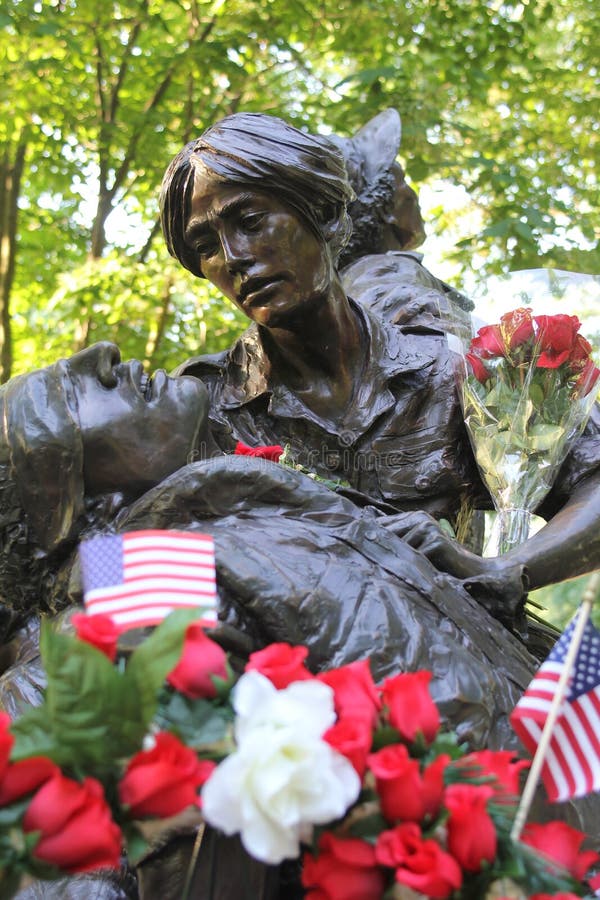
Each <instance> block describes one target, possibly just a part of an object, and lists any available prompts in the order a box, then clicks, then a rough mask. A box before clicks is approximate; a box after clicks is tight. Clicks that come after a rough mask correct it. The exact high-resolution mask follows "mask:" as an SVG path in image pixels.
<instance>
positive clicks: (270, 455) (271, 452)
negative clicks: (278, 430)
mask: <svg viewBox="0 0 600 900" xmlns="http://www.w3.org/2000/svg"><path fill="white" fill-rule="evenodd" d="M234 453H235V455H236V456H255V457H258V459H270V460H271V462H279V457H280V456H282V455H283V447H281V446H280V445H279V444H272V445H269V446H267V445H265V446H262V447H249V446H248V444H244V443H243V442H242V441H238V442H237V444H236V445H235V450H234Z"/></svg>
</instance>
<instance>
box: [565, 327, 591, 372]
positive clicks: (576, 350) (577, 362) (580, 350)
mask: <svg viewBox="0 0 600 900" xmlns="http://www.w3.org/2000/svg"><path fill="white" fill-rule="evenodd" d="M591 353H592V345H591V344H590V342H589V341H588V340H586V339H585V338H584V336H583V335H582V334H576V335H575V340H574V341H573V346H572V347H571V354H570V356H569V364H570V366H571V370H572V371H573V372H581V370H582V369H583V368H584V366H585V364H586V363H587V362H588V361H589V359H590V356H591Z"/></svg>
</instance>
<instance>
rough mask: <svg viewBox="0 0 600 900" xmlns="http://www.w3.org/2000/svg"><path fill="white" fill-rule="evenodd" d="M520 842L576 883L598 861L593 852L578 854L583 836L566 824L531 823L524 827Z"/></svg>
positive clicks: (599, 857)
mask: <svg viewBox="0 0 600 900" xmlns="http://www.w3.org/2000/svg"><path fill="white" fill-rule="evenodd" d="M521 840H522V841H523V843H524V844H528V845H529V846H530V847H533V848H534V850H537V851H538V853H541V854H542V855H543V856H546V857H548V858H549V859H551V860H552V861H553V862H555V863H556V864H557V865H559V866H562V867H563V869H566V870H567V871H568V872H569V873H570V874H571V875H572V876H573V878H576V879H577V880H578V881H581V880H582V878H584V876H585V873H586V872H587V870H588V869H589V868H590V866H591V865H593V864H594V863H595V862H597V861H598V860H599V859H600V856H599V855H598V854H597V853H595V852H594V850H584V851H583V852H581V853H580V852H579V848H580V847H581V844H582V843H583V841H584V840H585V835H584V834H583V833H582V832H581V831H578V830H577V829H576V828H572V827H571V826H570V825H567V824H566V822H546V823H545V824H543V825H541V824H536V823H531V824H530V825H527V826H526V827H525V829H524V831H523V836H522V838H521Z"/></svg>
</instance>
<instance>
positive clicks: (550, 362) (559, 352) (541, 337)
mask: <svg viewBox="0 0 600 900" xmlns="http://www.w3.org/2000/svg"><path fill="white" fill-rule="evenodd" d="M534 321H535V323H536V325H537V327H538V333H537V341H538V343H539V345H540V348H541V350H542V352H541V353H540V356H539V359H538V361H537V366H538V367H539V368H540V369H557V368H558V366H560V365H562V364H563V363H564V362H565V361H566V360H567V359H568V358H569V356H570V353H571V351H572V350H573V346H574V344H575V336H576V334H577V332H578V330H579V327H580V325H581V323H580V321H579V319H578V318H577V316H566V315H563V314H562V313H559V314H557V315H555V316H535V318H534Z"/></svg>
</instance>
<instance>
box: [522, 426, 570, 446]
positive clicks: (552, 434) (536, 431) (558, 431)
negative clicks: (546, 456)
mask: <svg viewBox="0 0 600 900" xmlns="http://www.w3.org/2000/svg"><path fill="white" fill-rule="evenodd" d="M562 434H563V429H562V428H561V427H560V426H559V425H544V424H540V425H533V426H532V427H531V428H530V429H529V445H530V447H531V449H532V450H533V451H534V452H536V453H538V452H541V451H546V450H552V448H553V447H556V445H557V444H558V442H559V441H560V439H561V437H562Z"/></svg>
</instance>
